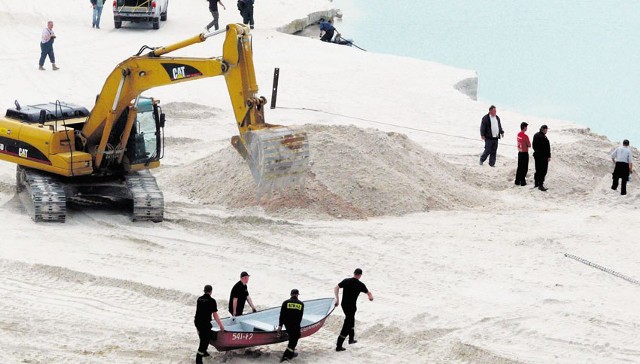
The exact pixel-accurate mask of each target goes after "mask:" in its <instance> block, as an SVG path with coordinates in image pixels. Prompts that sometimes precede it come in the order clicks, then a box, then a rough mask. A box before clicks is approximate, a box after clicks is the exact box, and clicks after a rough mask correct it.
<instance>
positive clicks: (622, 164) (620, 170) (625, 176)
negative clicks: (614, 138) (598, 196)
mask: <svg viewBox="0 0 640 364" xmlns="http://www.w3.org/2000/svg"><path fill="white" fill-rule="evenodd" d="M611 160H612V161H613V163H615V164H616V167H615V168H614V170H613V184H612V185H611V189H612V190H614V191H615V190H616V189H618V179H622V183H621V188H620V194H621V195H626V194H627V181H628V180H629V175H630V174H631V173H632V172H633V156H632V155H631V151H630V150H629V141H628V140H627V139H625V140H624V141H623V142H622V146H621V147H618V148H616V150H614V151H613V153H611Z"/></svg>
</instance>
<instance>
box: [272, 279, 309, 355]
mask: <svg viewBox="0 0 640 364" xmlns="http://www.w3.org/2000/svg"><path fill="white" fill-rule="evenodd" d="M299 294H300V292H299V291H298V290H297V289H292V290H291V298H289V299H288V300H286V301H284V302H282V307H281V308H280V321H279V323H278V335H281V334H282V325H283V324H284V325H285V326H286V327H287V334H288V335H289V344H288V345H287V349H285V351H284V353H283V354H282V359H281V360H280V362H281V363H282V362H283V361H285V360H289V359H293V358H295V357H296V356H298V353H296V351H295V350H296V346H297V345H298V340H299V339H300V323H301V322H302V315H304V303H302V301H300V300H299V299H298V295H299Z"/></svg>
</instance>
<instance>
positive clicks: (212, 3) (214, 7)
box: [206, 0, 227, 32]
mask: <svg viewBox="0 0 640 364" xmlns="http://www.w3.org/2000/svg"><path fill="white" fill-rule="evenodd" d="M207 1H208V2H209V11H210V12H211V16H212V17H213V20H212V21H211V23H209V24H207V26H206V29H207V32H208V31H209V29H211V27H213V29H215V30H218V29H220V26H219V25H218V18H219V17H220V13H219V12H218V3H220V5H222V8H223V9H224V10H227V7H226V6H224V4H223V3H222V1H221V0H207Z"/></svg>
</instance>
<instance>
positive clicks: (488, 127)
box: [480, 105, 504, 167]
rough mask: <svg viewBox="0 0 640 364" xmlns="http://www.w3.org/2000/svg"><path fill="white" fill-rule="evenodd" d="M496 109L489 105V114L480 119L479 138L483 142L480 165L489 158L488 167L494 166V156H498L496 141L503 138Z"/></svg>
mask: <svg viewBox="0 0 640 364" xmlns="http://www.w3.org/2000/svg"><path fill="white" fill-rule="evenodd" d="M496 113H497V110H496V107H495V106H493V105H491V107H489V113H488V114H487V115H485V116H483V117H482V121H480V138H482V140H484V152H482V155H481V156H480V165H482V164H483V163H484V161H485V160H487V157H489V165H490V166H491V167H495V166H496V156H497V154H498V140H499V139H500V137H503V136H504V130H502V123H500V117H498V115H496Z"/></svg>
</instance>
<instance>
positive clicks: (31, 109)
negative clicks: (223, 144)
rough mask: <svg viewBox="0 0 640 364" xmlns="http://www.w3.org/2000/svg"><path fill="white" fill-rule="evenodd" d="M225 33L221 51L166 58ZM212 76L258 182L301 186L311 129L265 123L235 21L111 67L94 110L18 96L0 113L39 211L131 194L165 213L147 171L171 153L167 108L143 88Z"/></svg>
mask: <svg viewBox="0 0 640 364" xmlns="http://www.w3.org/2000/svg"><path fill="white" fill-rule="evenodd" d="M221 33H226V38H225V41H224V43H223V52H222V53H223V55H222V56H221V57H212V58H189V57H167V56H165V55H166V54H168V53H170V52H173V51H175V50H178V49H182V48H185V47H188V46H190V45H193V44H196V43H201V42H204V41H206V40H207V39H208V38H210V37H212V36H214V35H217V34H221ZM145 52H146V53H145ZM214 76H224V77H225V80H226V84H227V89H228V91H229V96H230V98H231V104H232V105H233V111H234V114H235V119H236V122H237V124H238V130H239V135H237V136H233V137H232V138H231V143H232V145H233V146H234V147H235V148H236V150H238V152H239V153H240V154H241V155H242V156H243V158H244V159H245V160H246V161H247V163H248V164H249V168H250V170H251V173H252V175H253V178H254V180H255V181H256V184H257V188H258V190H261V191H265V190H266V191H269V190H272V189H279V188H290V187H292V186H294V187H295V186H298V185H300V184H301V183H302V182H303V179H304V178H305V175H306V172H307V170H308V166H309V164H308V160H309V143H308V138H307V135H306V133H304V132H302V131H296V130H294V129H292V128H288V127H284V126H279V125H273V124H268V123H266V122H265V118H264V105H265V103H266V99H265V98H264V97H259V96H257V92H258V86H257V84H256V77H255V71H254V67H253V55H252V48H251V35H250V33H249V28H248V27H246V26H243V25H242V24H229V25H227V27H226V29H224V30H220V31H216V32H211V33H202V34H199V35H197V36H194V37H191V38H189V39H186V40H183V41H181V42H178V43H175V44H172V45H169V46H164V47H154V48H151V47H147V46H143V47H142V48H141V49H140V51H139V52H138V53H137V54H136V55H135V56H132V57H130V58H128V59H127V60H125V61H124V62H122V63H120V64H119V65H118V66H117V67H116V68H115V69H114V70H113V72H111V74H110V75H109V76H108V78H107V80H106V82H105V84H104V86H103V87H102V90H101V91H100V94H99V95H98V97H97V100H96V103H95V106H94V107H93V109H92V110H91V112H89V111H88V110H87V109H86V108H84V107H81V106H77V105H74V104H69V103H63V102H59V101H57V102H55V103H48V104H40V105H31V106H26V107H21V106H20V104H19V103H18V102H17V101H16V102H15V107H14V108H10V109H8V110H7V113H6V116H5V118H0V159H3V160H6V161H9V162H13V163H17V164H18V166H17V182H16V186H17V190H18V194H19V196H20V199H21V200H22V202H23V204H24V205H25V207H26V210H27V212H28V213H29V215H30V216H31V218H32V219H33V220H34V221H59V222H64V221H65V218H66V205H67V202H75V203H78V204H90V205H94V204H104V203H109V202H112V201H116V200H117V201H127V203H131V202H132V204H133V220H134V221H140V220H146V221H154V222H159V221H162V220H163V217H164V197H163V194H162V192H161V191H160V189H159V188H158V185H157V183H156V180H155V178H154V177H153V176H152V175H151V173H150V172H149V169H152V168H156V167H158V166H159V165H160V159H161V158H162V157H163V154H164V147H163V141H164V134H163V129H164V126H165V114H164V113H163V112H162V109H161V107H160V105H159V101H158V100H156V99H153V98H147V97H143V96H141V93H142V92H144V91H145V90H148V89H150V88H153V87H157V86H164V85H171V84H175V83H180V82H186V81H193V80H198V79H201V78H205V77H214Z"/></svg>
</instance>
